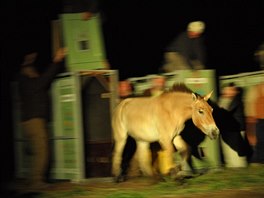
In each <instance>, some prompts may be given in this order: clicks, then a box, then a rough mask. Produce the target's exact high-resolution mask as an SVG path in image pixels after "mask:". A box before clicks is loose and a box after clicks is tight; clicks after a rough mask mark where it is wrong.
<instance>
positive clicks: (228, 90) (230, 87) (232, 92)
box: [221, 82, 239, 98]
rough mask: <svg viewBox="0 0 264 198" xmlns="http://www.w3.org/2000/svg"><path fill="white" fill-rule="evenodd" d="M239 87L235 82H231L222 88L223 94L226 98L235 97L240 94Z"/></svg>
mask: <svg viewBox="0 0 264 198" xmlns="http://www.w3.org/2000/svg"><path fill="white" fill-rule="evenodd" d="M238 91H239V90H238V88H237V86H236V85H235V83H233V82H231V83H229V84H227V85H225V86H224V87H223V88H222V93H221V94H222V96H224V97H226V98H233V97H235V96H236V95H237V94H238Z"/></svg>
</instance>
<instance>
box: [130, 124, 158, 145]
mask: <svg viewBox="0 0 264 198" xmlns="http://www.w3.org/2000/svg"><path fill="white" fill-rule="evenodd" d="M128 134H129V135H130V136H131V137H133V138H134V139H136V140H141V141H146V142H155V141H158V140H159V136H158V132H157V129H155V128H154V127H152V126H149V127H139V126H138V125H135V126H131V127H129V129H128Z"/></svg>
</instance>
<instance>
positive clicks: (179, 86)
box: [168, 82, 193, 93]
mask: <svg viewBox="0 0 264 198" xmlns="http://www.w3.org/2000/svg"><path fill="white" fill-rule="evenodd" d="M168 92H184V93H193V91H192V90H191V89H189V88H188V87H187V86H186V85H185V84H184V83H181V82H180V83H174V84H173V85H172V87H171V88H170V89H169V90H168Z"/></svg>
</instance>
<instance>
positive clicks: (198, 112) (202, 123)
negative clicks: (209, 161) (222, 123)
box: [192, 91, 219, 139]
mask: <svg viewBox="0 0 264 198" xmlns="http://www.w3.org/2000/svg"><path fill="white" fill-rule="evenodd" d="M212 93H213V91H211V92H210V93H208V94H207V95H205V96H200V95H197V94H194V93H192V99H193V108H192V109H193V110H192V120H193V123H194V124H195V126H197V127H198V128H199V129H201V130H202V131H203V133H205V134H206V135H207V136H209V137H210V139H216V138H217V137H218V135H219V129H218V127H217V126H216V123H215V120H214V118H213V108H212V107H211V106H210V105H209V104H208V102H207V100H208V99H209V98H210V97H211V95H212Z"/></svg>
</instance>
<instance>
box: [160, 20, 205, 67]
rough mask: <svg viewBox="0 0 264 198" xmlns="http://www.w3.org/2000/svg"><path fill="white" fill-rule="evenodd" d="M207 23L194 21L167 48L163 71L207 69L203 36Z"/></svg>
mask: <svg viewBox="0 0 264 198" xmlns="http://www.w3.org/2000/svg"><path fill="white" fill-rule="evenodd" d="M204 29H205V23H204V22H202V21H193V22H191V23H189V24H188V26H187V31H184V32H182V33H181V34H179V35H178V36H177V37H176V38H175V39H174V40H173V41H172V42H171V43H170V44H169V45H168V47H167V48H166V51H165V53H164V61H165V64H164V65H163V68H162V70H164V71H165V72H173V71H175V70H182V69H184V70H185V69H205V59H206V50H205V46H204V40H203V37H202V34H203V32H204Z"/></svg>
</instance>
